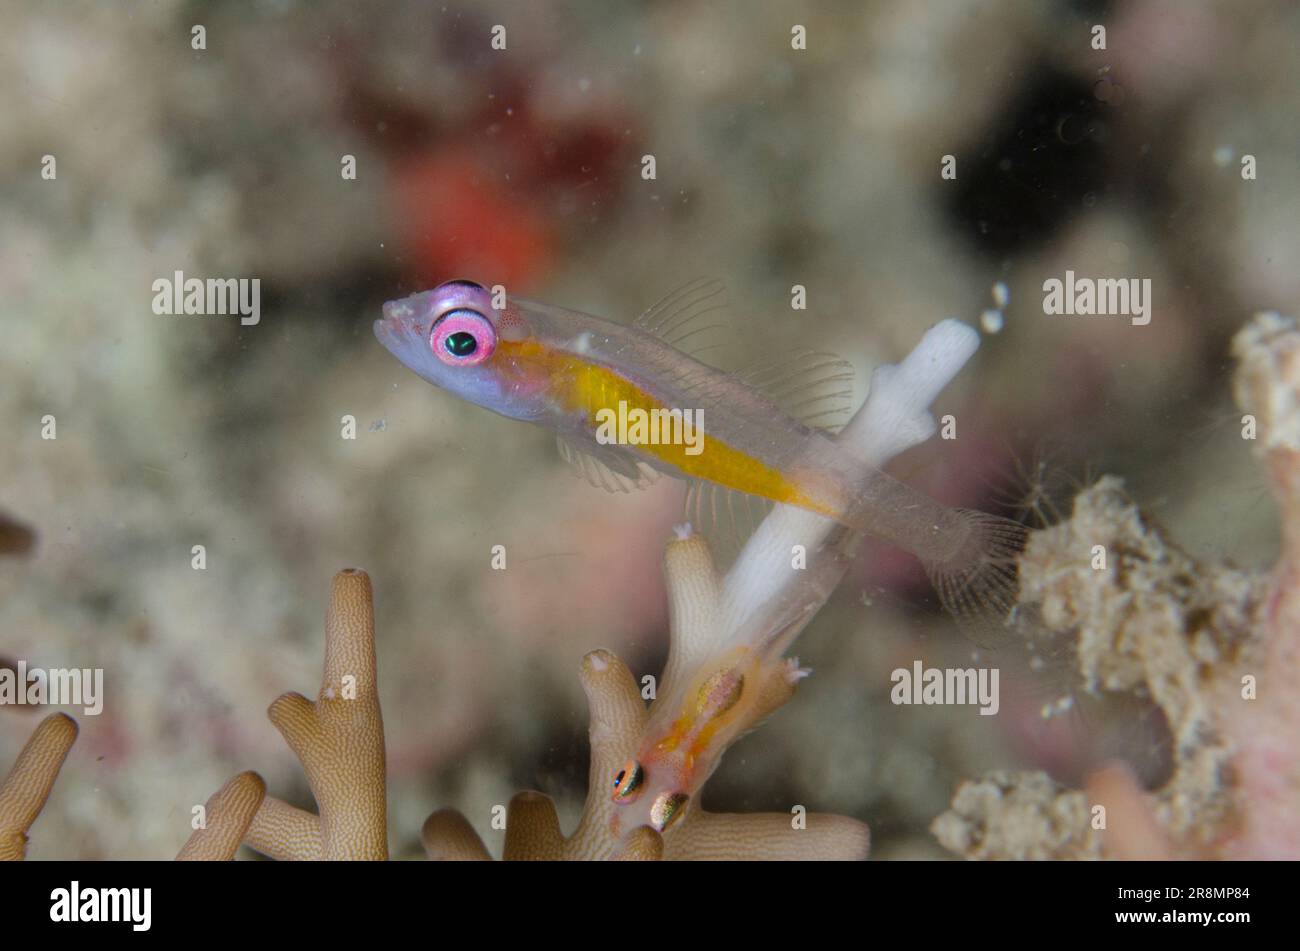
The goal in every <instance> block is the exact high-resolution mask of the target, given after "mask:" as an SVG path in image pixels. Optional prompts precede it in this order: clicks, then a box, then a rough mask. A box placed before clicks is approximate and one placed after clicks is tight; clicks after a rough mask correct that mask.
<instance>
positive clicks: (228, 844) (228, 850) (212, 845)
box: [176, 772, 266, 862]
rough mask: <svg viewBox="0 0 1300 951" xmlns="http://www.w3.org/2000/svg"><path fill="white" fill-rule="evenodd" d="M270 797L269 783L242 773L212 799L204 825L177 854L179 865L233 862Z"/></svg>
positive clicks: (209, 801) (255, 775)
mask: <svg viewBox="0 0 1300 951" xmlns="http://www.w3.org/2000/svg"><path fill="white" fill-rule="evenodd" d="M265 796H266V783H265V782H263V781H262V777H261V776H259V775H257V773H254V772H246V773H240V774H239V775H238V776H236V777H234V778H233V779H231V780H230V782H228V783H226V784H225V785H224V786H222V787H221V788H220V789H218V790H217V791H216V792H215V793H213V795H212V798H211V799H209V800H208V802H207V805H205V806H204V808H203V814H204V820H205V821H204V824H203V825H202V827H201V828H198V829H195V830H194V833H193V834H192V835H191V836H190V837H189V840H188V841H187V842H186V843H185V845H184V846H183V847H182V848H181V850H180V852H179V853H178V854H177V855H176V860H177V861H178V862H183V861H190V862H197V861H229V860H230V859H233V858H234V857H235V853H236V852H237V851H239V844H240V843H241V842H243V841H244V836H245V835H247V834H248V828H249V826H251V825H252V823H253V816H255V815H256V814H257V810H258V807H259V806H261V805H262V800H263V799H264V798H265Z"/></svg>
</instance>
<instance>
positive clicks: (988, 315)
mask: <svg viewBox="0 0 1300 951" xmlns="http://www.w3.org/2000/svg"><path fill="white" fill-rule="evenodd" d="M980 326H981V327H982V328H983V329H984V332H985V333H986V334H995V333H997V332H998V331H999V330H1001V329H1002V311H1000V310H986V311H984V313H982V314H980Z"/></svg>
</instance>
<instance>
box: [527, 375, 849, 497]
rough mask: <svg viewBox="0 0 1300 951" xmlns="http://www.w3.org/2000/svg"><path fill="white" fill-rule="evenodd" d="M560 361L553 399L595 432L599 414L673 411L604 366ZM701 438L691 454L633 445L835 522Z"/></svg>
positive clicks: (680, 445)
mask: <svg viewBox="0 0 1300 951" xmlns="http://www.w3.org/2000/svg"><path fill="white" fill-rule="evenodd" d="M559 360H560V361H562V365H561V366H560V367H557V369H558V370H559V371H560V372H559V373H558V374H557V376H556V379H557V381H562V382H559V383H558V384H557V387H556V388H555V389H554V390H553V391H552V396H553V397H554V398H555V399H556V400H558V401H559V403H560V405H561V406H562V407H563V408H564V409H565V410H566V411H568V412H573V413H581V414H582V415H583V416H584V417H585V418H586V420H587V423H588V425H590V426H591V427H592V428H593V430H594V429H595V428H596V427H597V426H598V425H599V423H600V418H599V414H602V413H618V412H620V411H624V412H631V411H641V412H643V413H645V414H646V415H647V417H648V416H649V415H650V414H651V413H652V412H653V411H656V410H657V411H659V412H660V413H667V412H669V411H670V409H671V408H670V407H668V406H666V405H665V404H664V403H663V402H662V401H660V400H658V399H656V398H655V397H654V396H653V395H652V394H650V393H647V392H646V391H645V390H643V389H642V388H641V387H639V386H637V385H636V384H635V383H633V382H632V381H631V380H629V379H627V378H626V377H624V376H621V375H620V374H618V373H616V372H614V371H613V370H610V369H609V368H607V367H604V366H601V365H600V364H597V363H590V362H587V361H583V360H579V359H575V358H573V357H570V356H568V355H563V356H560V357H559ZM620 404H621V405H620ZM678 409H679V410H680V409H681V408H680V407H679V408H678ZM701 410H702V408H701ZM700 435H701V438H702V440H703V443H702V445H701V446H700V448H699V451H697V452H695V453H692V452H689V451H688V449H689V447H688V446H687V445H686V444H685V442H683V441H652V442H645V443H642V442H637V443H634V445H636V446H637V448H638V450H640V451H641V452H644V453H647V454H648V455H652V456H655V457H656V458H658V459H660V460H662V461H664V462H666V463H668V464H669V465H672V466H675V467H676V468H677V469H679V470H680V471H681V472H682V473H683V474H684V475H688V476H691V477H693V478H697V479H704V480H707V481H710V482H717V483H719V484H721V485H725V486H727V487H728V488H731V489H736V490H738V491H741V492H747V493H749V494H750V495H757V496H761V497H762V498H765V499H771V500H772V501H774V502H783V503H785V504H787V505H796V506H799V507H801V508H807V509H811V510H812V511H814V512H817V513H819V514H821V515H825V516H827V517H828V518H835V517H836V515H837V514H838V513H837V511H836V510H835V509H834V508H833V507H831V506H830V505H827V504H824V503H822V502H821V501H819V500H818V499H816V498H814V497H813V496H812V495H811V494H810V493H809V492H808V491H806V490H805V489H804V488H802V487H801V486H800V485H799V484H798V483H797V482H796V481H794V480H793V479H791V478H789V477H787V476H786V475H784V474H782V473H781V472H780V471H778V470H776V469H773V468H772V467H770V466H767V465H764V464H763V463H762V462H760V461H759V460H757V459H755V458H754V457H753V456H750V455H748V454H747V453H744V452H742V451H740V450H739V449H736V448H734V447H733V446H730V445H728V444H727V443H725V442H723V441H722V440H720V439H716V438H714V437H712V436H709V435H708V434H707V432H703V433H701V434H700Z"/></svg>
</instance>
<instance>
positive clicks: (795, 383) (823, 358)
mask: <svg viewBox="0 0 1300 951" xmlns="http://www.w3.org/2000/svg"><path fill="white" fill-rule="evenodd" d="M854 376H855V374H854V371H853V364H851V363H849V361H847V360H843V359H841V358H839V357H837V356H835V355H834V354H832V353H824V352H820V351H817V350H796V351H793V352H792V353H789V354H787V355H786V356H784V357H782V358H780V359H779V360H765V361H763V362H762V363H756V364H753V365H752V366H748V367H745V368H744V369H742V370H739V371H737V372H736V377H737V378H738V379H740V380H741V381H743V382H744V383H745V384H746V385H747V386H752V387H753V388H754V389H756V390H759V391H760V392H762V393H763V395H764V396H766V397H767V398H768V399H770V400H771V401H772V402H773V403H775V404H776V405H777V406H779V407H780V408H781V410H782V411H783V412H785V413H786V414H787V415H789V416H791V417H793V418H794V419H797V420H799V422H801V423H804V424H805V425H808V426H814V427H816V428H818V429H825V430H828V431H830V432H838V431H839V430H840V428H841V427H842V426H843V425H844V424H845V422H847V417H848V414H849V411H850V410H851V409H852V408H853V405H852V404H853V380H854Z"/></svg>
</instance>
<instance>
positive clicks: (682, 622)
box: [424, 321, 978, 859]
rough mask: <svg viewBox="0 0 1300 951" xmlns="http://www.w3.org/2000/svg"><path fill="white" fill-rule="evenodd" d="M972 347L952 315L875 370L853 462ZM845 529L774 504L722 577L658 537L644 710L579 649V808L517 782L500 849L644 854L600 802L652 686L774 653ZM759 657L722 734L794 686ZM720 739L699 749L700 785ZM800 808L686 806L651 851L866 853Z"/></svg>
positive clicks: (455, 850)
mask: <svg viewBox="0 0 1300 951" xmlns="http://www.w3.org/2000/svg"><path fill="white" fill-rule="evenodd" d="M977 347H978V336H977V335H976V334H975V332H974V331H972V330H971V329H970V328H969V327H966V326H964V325H962V324H960V323H958V322H957V321H944V322H943V323H941V324H939V325H938V326H936V327H934V328H933V329H931V331H930V332H929V333H927V334H926V336H925V337H924V338H923V340H922V341H921V343H920V344H919V345H918V346H917V347H916V349H915V350H914V351H913V352H912V353H911V354H910V355H909V356H908V357H907V358H906V359H905V360H904V361H903V362H902V363H901V364H899V365H898V366H884V367H880V368H878V369H877V370H876V372H875V374H874V375H873V377H872V386H871V393H870V395H869V396H868V399H867V401H866V402H865V403H864V404H863V406H862V408H861V409H859V411H858V413H857V414H856V415H855V416H854V418H853V419H852V420H851V421H850V422H849V424H848V425H847V426H846V427H845V429H844V430H843V432H842V433H841V434H840V437H839V438H840V439H841V440H842V441H843V442H844V443H845V444H846V445H847V446H849V447H850V448H851V449H853V450H854V451H855V452H856V453H857V454H858V456H859V457H860V458H862V459H863V461H864V463H866V464H870V465H876V466H881V465H884V464H885V463H886V462H888V461H889V459H891V458H892V457H893V456H895V455H897V454H898V453H900V452H902V451H903V450H905V449H907V448H909V447H910V446H913V445H915V444H916V443H919V442H921V441H923V440H925V439H927V438H929V436H930V435H931V434H932V433H933V432H934V429H935V423H934V419H933V417H931V415H930V413H929V411H928V407H929V405H930V403H931V402H932V401H933V400H934V398H935V397H936V396H937V395H938V393H939V392H940V390H942V389H943V388H944V387H945V386H946V385H947V384H948V383H949V382H950V381H951V379H952V377H953V376H954V375H955V374H956V373H957V371H958V370H960V369H961V367H962V366H963V365H964V364H965V362H966V361H967V360H968V359H969V358H970V356H971V355H972V354H973V353H974V351H975V349H976V348H977ZM853 541H854V540H853V539H852V538H851V537H849V536H848V535H847V533H846V532H845V531H844V530H843V529H842V528H841V527H840V526H838V525H837V524H836V523H835V522H833V521H830V520H828V519H824V518H821V517H819V516H817V515H814V514H812V513H809V512H807V511H804V510H801V509H796V508H791V507H787V506H780V505H778V506H777V507H776V508H775V509H774V510H773V511H772V512H771V513H770V514H769V515H768V517H767V518H766V519H764V521H763V522H762V523H761V524H760V525H759V526H758V528H757V530H756V531H755V533H754V534H753V536H752V537H751V538H750V539H749V540H748V541H747V542H746V544H745V546H744V548H743V549H742V550H741V552H740V554H739V555H738V556H737V558H736V560H735V562H734V563H733V565H732V566H731V569H730V570H729V571H728V572H727V574H726V575H725V576H720V575H719V573H718V571H717V569H716V567H715V565H714V563H713V559H712V556H711V555H710V552H709V548H708V545H707V544H706V543H705V542H704V540H703V539H702V538H701V537H699V536H697V535H691V534H690V533H689V532H684V533H683V537H679V538H678V539H677V540H675V541H673V542H670V543H669V545H668V550H667V552H666V555H665V561H664V573H665V579H666V581H667V586H668V595H669V606H670V634H669V637H670V647H669V657H668V663H667V665H666V668H665V670H664V675H663V678H662V682H661V683H660V685H659V688H658V691H657V697H658V698H661V699H656V700H655V702H654V704H652V705H651V707H650V709H648V710H647V709H646V708H645V706H644V705H643V703H642V701H641V697H640V693H639V691H638V690H637V686H636V683H635V681H634V679H633V678H632V675H631V673H630V672H629V671H628V670H627V668H626V667H625V666H624V665H623V663H622V662H621V661H619V660H618V659H617V658H616V657H614V656H613V655H612V654H608V653H606V652H601V651H598V652H595V653H593V654H590V655H588V657H587V658H586V659H585V660H584V663H583V669H582V678H583V686H584V688H585V689H586V691H587V696H588V701H589V703H590V706H591V728H590V730H591V744H592V764H591V773H590V776H589V783H588V793H587V803H586V808H585V810H584V812H583V816H582V819H581V821H580V823H579V825H578V827H577V829H576V830H575V831H574V833H573V835H572V836H570V837H569V838H567V839H566V838H564V837H563V835H562V834H561V832H560V828H559V821H558V818H557V817H556V813H555V809H554V806H553V805H552V804H551V803H550V801H549V800H548V799H546V798H545V797H544V796H541V795H540V794H536V793H523V794H521V795H520V796H517V797H516V798H515V800H514V801H513V802H512V803H511V807H510V811H509V812H508V814H507V820H506V846H505V857H506V858H541V859H545V858H618V857H632V856H636V857H647V858H654V857H658V854H659V851H660V850H659V846H658V845H657V842H656V840H657V839H659V838H661V837H660V835H659V834H658V833H656V832H654V831H653V830H652V829H649V828H646V827H641V828H638V829H634V830H630V831H629V834H628V836H627V837H626V838H621V837H620V836H619V834H618V833H617V832H616V831H615V830H613V829H611V821H610V820H611V819H613V818H614V816H615V814H616V813H615V810H616V808H617V807H616V806H615V805H614V803H613V802H612V801H611V796H610V791H611V787H610V780H611V778H612V777H613V776H614V775H615V773H616V771H617V770H618V768H619V766H620V764H622V763H624V762H626V761H627V760H628V759H630V758H632V757H633V756H634V755H635V754H636V752H637V750H638V747H640V746H641V744H642V742H643V739H644V736H645V733H646V729H647V724H649V723H650V722H651V720H652V717H653V716H654V713H655V710H656V706H655V705H657V704H661V703H671V701H669V700H666V699H663V698H672V697H674V696H675V692H676V690H677V688H678V687H679V685H682V684H685V683H687V682H689V680H690V678H691V677H693V676H694V675H695V674H697V673H698V672H699V669H700V667H701V665H702V664H703V663H705V662H707V661H708V659H709V658H711V657H715V656H717V654H718V652H719V651H720V650H723V649H725V648H726V647H727V646H728V645H731V644H735V643H753V642H755V638H756V636H757V637H759V638H762V637H769V636H770V637H772V638H774V639H775V641H776V643H777V644H778V650H777V654H778V657H779V654H780V652H782V651H784V649H785V647H787V646H788V645H789V644H790V642H792V641H793V640H794V638H795V637H797V636H798V634H799V632H800V630H802V628H803V627H804V625H806V624H807V623H808V621H809V620H811V618H812V617H813V615H814V614H815V613H816V612H817V610H818V609H819V608H820V607H821V605H822V604H824V603H825V601H826V599H827V598H828V597H829V596H830V593H831V592H832V591H833V590H834V588H835V586H836V585H837V584H838V583H839V581H840V579H841V578H842V577H843V574H844V571H845V569H846V568H847V565H848V558H847V557H846V555H847V552H848V550H849V549H850V548H851V547H852V545H853ZM796 546H802V549H803V550H804V551H806V552H807V553H808V562H807V564H806V566H804V567H802V568H796V567H795V566H794V565H793V564H792V560H791V552H792V550H794V548H795V547H796ZM765 669H766V675H765V678H764V680H763V681H762V682H761V683H759V684H757V685H755V686H754V689H756V691H757V694H756V702H755V703H754V704H753V705H752V706H751V707H749V708H747V709H746V711H745V713H744V716H743V718H742V719H741V720H740V721H739V722H738V723H735V724H729V727H728V729H729V731H730V732H729V734H728V735H729V736H730V737H731V738H732V739H734V738H735V737H736V736H739V735H740V734H742V733H743V732H745V731H746V730H748V729H752V728H753V727H754V726H756V725H757V724H758V723H759V722H760V721H761V720H762V719H764V718H765V717H767V716H768V715H770V714H771V713H772V712H773V711H775V710H776V709H778V708H779V707H780V706H782V705H783V704H785V703H786V702H787V701H788V700H789V699H790V698H791V697H792V696H793V695H794V687H795V682H796V681H797V680H798V678H799V676H800V674H801V673H802V672H801V671H799V670H798V665H797V663H795V662H786V663H781V664H776V665H773V666H770V667H768V668H765ZM672 709H674V708H673V707H671V706H670V707H669V710H670V711H671V710H672ZM724 748H725V747H724ZM722 751H723V750H722V749H719V750H716V751H715V752H714V753H713V756H714V759H713V761H712V762H711V764H708V765H707V767H706V768H705V769H704V770H703V775H702V777H701V780H700V782H701V783H702V782H703V780H705V779H707V778H708V772H709V769H710V768H711V767H712V766H715V765H716V762H717V757H720V756H721V753H722ZM797 811H798V810H796V812H797ZM803 819H804V822H803V823H798V822H794V821H792V817H791V816H790V815H785V814H764V815H731V814H715V813H709V812H707V811H705V810H703V809H702V808H699V807H698V806H693V807H692V808H691V809H690V811H688V812H687V814H686V816H685V818H684V819H683V820H682V821H681V822H680V823H679V824H677V825H676V826H674V827H673V828H671V829H667V830H665V832H664V834H663V835H662V839H663V844H662V855H663V857H664V858H669V859H675V858H678V859H724V858H862V857H865V856H866V854H867V849H868V845H869V841H870V837H869V834H868V830H867V827H866V826H865V825H863V824H862V823H860V822H858V821H856V820H853V819H848V818H844V817H840V816H826V815H818V814H812V815H808V816H806V817H803ZM466 828H467V823H465V822H464V821H463V820H461V819H459V818H457V817H455V816H454V815H451V814H440V815H439V816H438V821H437V822H435V823H433V824H432V825H431V826H430V825H426V828H425V835H424V843H425V848H426V851H427V852H428V854H430V855H431V856H434V855H436V856H439V857H465V858H481V857H482V856H483V855H485V854H486V850H485V849H484V847H483V845H482V843H481V842H479V841H477V839H476V838H474V839H471V838H469V837H467V836H466V835H465V832H466Z"/></svg>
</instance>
